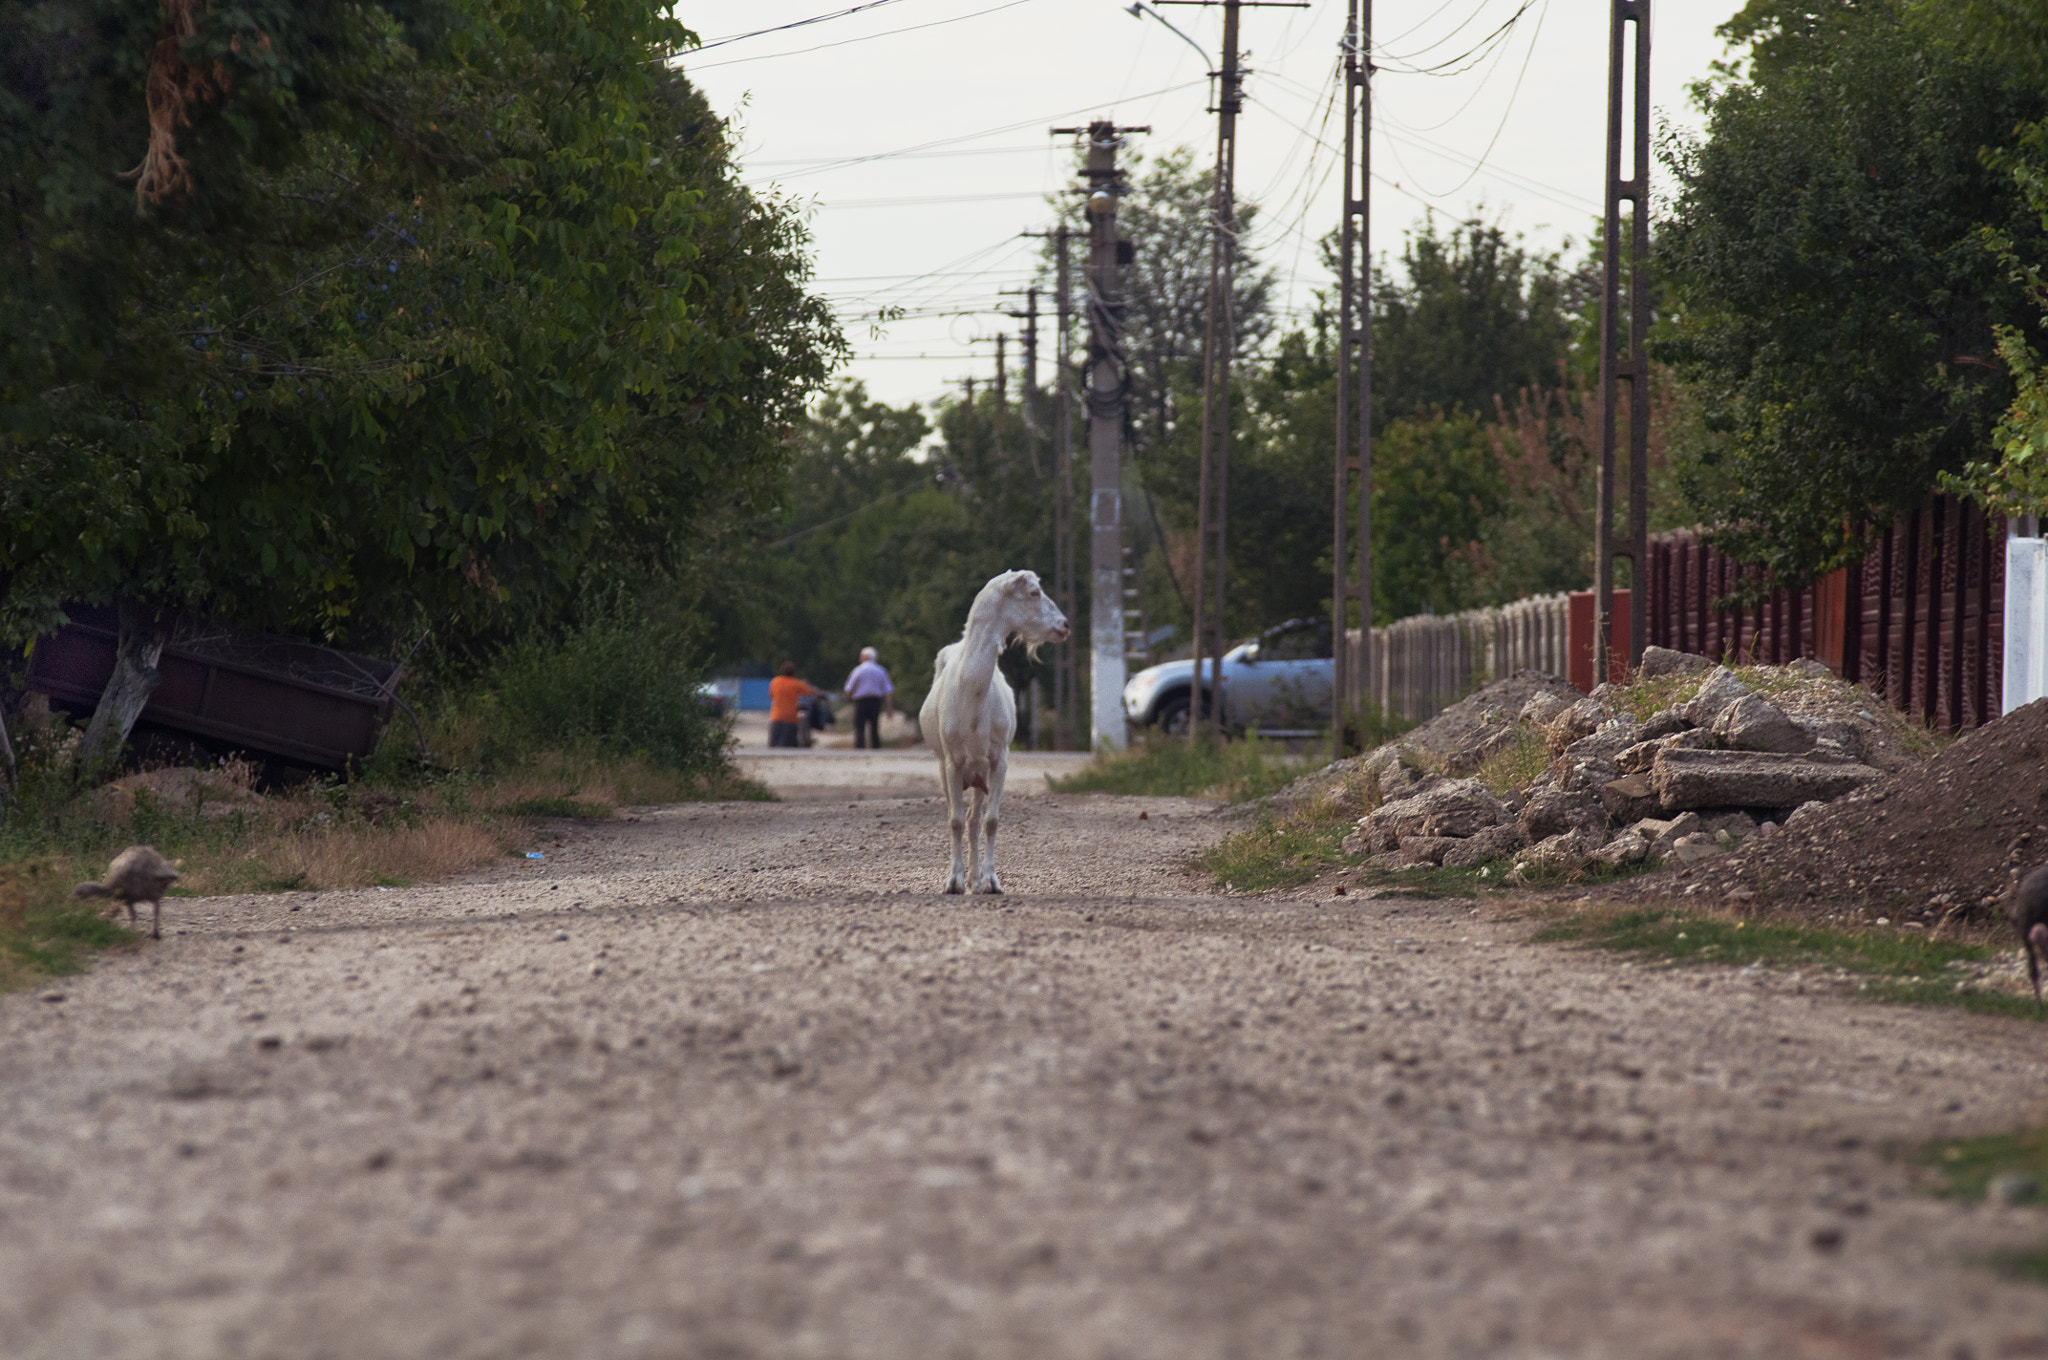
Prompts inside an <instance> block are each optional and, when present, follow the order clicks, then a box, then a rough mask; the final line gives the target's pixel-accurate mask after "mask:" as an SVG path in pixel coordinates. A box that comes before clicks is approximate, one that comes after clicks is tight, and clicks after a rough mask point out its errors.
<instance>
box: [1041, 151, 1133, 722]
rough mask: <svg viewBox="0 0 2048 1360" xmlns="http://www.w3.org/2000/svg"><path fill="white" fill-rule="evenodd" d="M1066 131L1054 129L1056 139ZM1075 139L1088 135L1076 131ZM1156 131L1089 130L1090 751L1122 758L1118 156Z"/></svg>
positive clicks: (1122, 401) (1122, 394) (1121, 362)
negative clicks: (1137, 135) (1133, 139)
mask: <svg viewBox="0 0 2048 1360" xmlns="http://www.w3.org/2000/svg"><path fill="white" fill-rule="evenodd" d="M1062 130H1063V129H1058V128H1056V129H1054V131H1055V132H1058V131H1062ZM1072 130H1073V131H1074V132H1080V131H1082V129H1080V128H1074V129H1072ZM1149 131H1151V129H1150V128H1135V127H1118V126H1117V125H1116V124H1114V123H1108V122H1097V123H1090V124H1089V125H1088V127H1087V135H1088V164H1087V167H1086V169H1085V170H1084V172H1083V173H1085V174H1086V175H1087V176H1088V386H1087V396H1088V467H1089V493H1088V647H1089V669H1088V694H1089V702H1088V744H1089V747H1090V749H1092V750H1101V749H1103V748H1105V747H1107V748H1108V749H1109V750H1112V751H1121V750H1123V749H1124V747H1125V745H1126V744H1127V736H1126V733H1125V730H1124V614H1123V575H1124V572H1123V567H1124V562H1123V557H1124V553H1123V548H1124V525H1123V440H1124V405H1125V401H1126V399H1127V397H1128V395H1129V394H1128V392H1127V391H1126V381H1125V376H1124V355H1123V337H1124V294H1123V287H1122V265H1123V262H1124V256H1125V253H1126V252H1125V250H1124V249H1123V248H1122V247H1123V243H1122V242H1119V241H1118V240H1117V237H1116V200H1117V197H1118V195H1119V194H1121V193H1122V192H1123V176H1122V172H1121V171H1119V170H1118V169H1117V168H1116V152H1117V148H1118V147H1119V146H1122V145H1123V137H1124V134H1126V133H1131V132H1149Z"/></svg>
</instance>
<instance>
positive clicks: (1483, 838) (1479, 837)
mask: <svg viewBox="0 0 2048 1360" xmlns="http://www.w3.org/2000/svg"><path fill="white" fill-rule="evenodd" d="M1521 848H1522V833H1521V832H1519V831H1517V830H1516V829H1515V828H1514V827H1512V826H1489V827H1487V828H1486V829H1485V830H1483V831H1479V832H1475V833H1474V834H1472V835H1470V836H1467V837H1466V838H1465V839H1463V840H1461V841H1454V842H1453V843H1452V845H1451V848H1450V849H1448V850H1446V851H1444V857H1443V861H1442V863H1443V866H1444V867H1445V868H1446V869H1471V868H1474V867H1476V866H1478V865H1481V864H1484V863H1485V862H1486V861H1487V860H1490V859H1503V858H1505V857H1506V856H1508V855H1512V854H1513V853H1514V852H1515V851H1517V850H1519V849H1521Z"/></svg>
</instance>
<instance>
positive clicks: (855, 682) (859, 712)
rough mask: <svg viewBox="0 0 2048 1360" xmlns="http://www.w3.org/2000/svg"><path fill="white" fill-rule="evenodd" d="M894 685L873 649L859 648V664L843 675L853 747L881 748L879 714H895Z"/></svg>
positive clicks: (880, 719)
mask: <svg viewBox="0 0 2048 1360" xmlns="http://www.w3.org/2000/svg"><path fill="white" fill-rule="evenodd" d="M895 694H896V686H894V685H892V684H890V683H889V672H887V671H885V670H883V669H882V668H881V666H880V665H879V664H878V663H877V662H876V661H875V649H874V648H872V647H863V648H861V649H860V664H859V665H858V666H855V667H854V668H853V674H851V675H849V676H847V677H846V697H847V698H849V699H851V700H853V744H854V747H855V748H856V749H857V750H862V751H869V750H873V751H879V750H881V749H882V714H883V713H884V712H886V713H888V714H889V716H890V717H892V718H893V717H895V716H896V699H895Z"/></svg>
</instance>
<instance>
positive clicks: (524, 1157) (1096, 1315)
mask: <svg viewBox="0 0 2048 1360" xmlns="http://www.w3.org/2000/svg"><path fill="white" fill-rule="evenodd" d="M1201 811H1202V809H1201V808H1200V807H1199V806H1197V805H1195V804H1192V803H1186V802H1175V801H1168V800H1156V799H1147V800H1139V799H1122V798H1111V797H1073V798H1058V797H1050V796H1044V795H1040V796H1036V797H1015V798H1012V799H1011V800H1010V802H1009V805H1008V807H1007V809H1006V813H1007V821H1006V825H1005V826H1004V828H1003V831H1002V837H1003V869H1004V873H1005V877H1006V879H1007V881H1008V883H1009V886H1010V889H1011V893H1010V895H1009V896H1007V897H1003V898H970V899H961V898H945V897H941V896H938V895H936V894H935V892H934V891H933V889H934V888H935V887H936V886H937V884H938V883H939V882H940V880H941V876H942V873H943V870H944V859H945V851H944V846H943V840H944V834H943V831H942V829H941V826H940V812H939V810H938V808H937V806H936V805H935V804H934V803H933V802H931V801H928V800H925V799H922V798H911V799H892V798H887V797H880V796H871V797H868V798H865V799H855V798H851V797H849V798H848V799H846V800H845V801H840V802H832V803H826V802H822V801H812V802H806V803H792V804H785V805H763V804H744V805H694V806H681V807H673V808H664V809H658V810H652V811H649V812H647V813H645V814H643V815H641V816H640V817H639V819H638V820H637V821H631V822H628V821H624V820H621V821H619V822H615V823H610V824H605V825H602V826H594V827H580V828H579V827H572V826H568V825H564V826H563V827H561V828H560V829H559V830H557V831H555V832H551V833H549V834H547V835H545V836H543V837H541V838H540V839H539V840H538V841H537V844H536V848H538V849H541V850H543V851H544V852H545V853H546V854H547V856H548V858H547V859H546V860H545V861H540V862H529V861H525V860H519V861H509V860H508V861H507V862H506V863H505V864H504V865H503V866H502V867H500V868H498V869H494V870H492V871H489V872H486V873H482V874H479V875H476V876H474V877H472V878H470V879H468V880H465V881H460V882H453V883H445V884H439V885H434V886H428V887H418V888H408V889H399V890H393V891H370V892H352V893H332V894H322V895H319V896H318V897H309V896H308V895H305V894H299V895H293V896H269V897H245V898H233V899H227V898H217V899H205V900H190V901H176V902H174V903H173V904H172V905H171V907H170V909H169V911H168V913H167V915H168V917H169V924H170V925H171V926H173V927H175V928H176V929H177V930H178V931H179V932H181V933H177V934H167V936H166V938H165V940H164V941H163V942H162V944H161V945H155V946H149V947H146V948H141V949H137V950H134V951H130V952H124V953H120V954H117V955H114V956H111V957H108V958H106V959H104V960H103V961H102V962H100V964H99V965H98V966H97V967H96V968H95V969H94V970H93V971H92V973H91V974H90V975H87V976H83V977H78V978H73V979H68V980H66V981H64V982H63V983H62V984H61V985H60V986H56V987H52V988H49V989H46V990H45V991H44V992H40V993H28V994H18V995H14V996H9V997H5V998H0V1279H4V1280H6V1281H7V1287H6V1288H5V1289H4V1290H0V1353H4V1354H6V1355H8V1356H32V1357H73V1356H122V1357H131V1356H133V1357H156V1356H163V1357H202V1356H203V1357H294V1358H295V1360H296V1358H306V1360H312V1358H315V1357H337V1358H342V1357H364V1356H377V1357H383V1356H393V1357H503V1356H547V1357H586V1356H587V1357H692V1358H695V1357H704V1358H705V1360H713V1358H716V1360H741V1358H742V1357H803V1358H805V1360H810V1358H815V1360H920V1358H921V1357H935V1358H941V1360H955V1358H959V1360H982V1358H983V1357H988V1358H990V1360H995V1358H998V1357H1002V1358H1007V1357H1016V1358H1017V1360H1024V1358H1026V1357H1029V1358H1031V1360H1068V1358H1069V1357H1071V1358H1073V1360H1083V1358H1085V1360H1111V1358H1112V1357H1115V1358H1116V1360H1207V1358H1209V1357H1215V1358H1216V1360H1224V1358H1225V1357H1242V1358H1243V1360H1281V1358H1282V1357H1406V1356H1417V1357H1574V1358H1580V1357H1584V1358H1593V1357H1614V1358H1615V1360H1657V1358H1658V1357H1723V1356H1726V1357H1781V1356H1782V1357H1799V1358H1800V1360H1816V1358H1817V1360H1836V1358H1838V1357H1839V1358H1842V1360H1857V1358H1860V1357H1886V1356H1931V1357H1938V1358H1939V1360H1965V1358H1967V1360H1993V1358H1994V1357H2007V1356H2031V1355H2048V1291H2044V1290H2042V1289H2041V1288H2039V1287H2038V1286H2029V1285H2025V1284H2021V1283H2015V1282H2010V1281H2007V1280H2005V1279H2003V1278H2002V1277H2000V1276H1999V1275H1997V1274H1996V1273H1994V1272H1992V1271H1990V1270H1988V1269H1986V1268H1984V1267H1983V1266H1982V1265H1981V1264H1979V1258H1981V1257H1982V1256H1983V1255H1984V1254H1986V1253H1988V1252H1992V1251H1995V1250H1997V1249H2000V1248H2016V1247H2031V1246H2034V1245H2036V1244H2038V1243H2039V1242H2040V1241H2041V1240H2042V1238H2043V1236H2044V1234H2048V1221H2044V1215H2043V1213H2042V1212H2041V1211H2040V1210H2036V1209H2024V1208H2009V1207H2003V1206H1985V1205H1977V1206H1966V1205H1958V1204H1953V1203H1949V1202H1945V1201H1941V1200H1936V1199H1933V1198H1930V1197H1928V1196H1927V1195H1926V1194H1925V1193H1923V1192H1922V1191H1921V1190H1920V1189H1919V1188H1918V1187H1919V1186H1920V1185H1921V1184H1922V1179H1921V1178H1922V1177H1923V1176H1924V1173H1923V1172H1920V1171H1917V1170H1916V1169H1914V1168H1913V1167H1911V1166H1910V1165H1908V1164H1905V1163H1902V1162H1901V1161H1899V1160H1896V1159H1894V1158H1892V1157H1889V1156H1887V1155H1886V1151H1885V1149H1886V1148H1887V1147H1888V1146H1890V1145H1893V1144H1895V1143H1898V1142H1901V1141H1909V1140H1917V1139H1923V1138H1928V1137H1934V1136H1940V1135H1949V1134H1961V1133H1965V1132H1975V1131H1991V1130H1998V1129H2004V1128H2008V1127H2011V1126H2013V1125H2016V1124H2020V1123H2023V1122H2038V1121H2040V1119H2041V1118H2042V1115H2043V1097H2044V1094H2048V1084H2044V1081H2048V1051H2044V1046H2043V1044H2042V1041H2041V1031H2040V1030H2038V1029H2035V1028H2033V1027H2031V1026H2022V1025H2017V1024H2013V1023H2010V1022H2005V1021H2000V1020H1996V1019H1990V1018H1982V1017H1973V1016H1968V1015H1963V1014H1959V1013H1941V1012H1929V1011H1915V1010H1905V1009H1891V1008H1884V1007H1878V1006H1872V1005H1865V1004H1859V1003H1857V1002H1856V1001H1854V1000H1852V999H1848V998H1843V997H1840V996H1837V995H1835V994H1832V993H1829V992H1825V991H1822V990H1820V989H1818V988H1815V987H1811V986H1808V985H1807V984H1805V983H1804V982H1802V981H1801V980H1799V979H1797V978H1793V977H1785V976H1772V975H1768V974H1752V975H1744V974H1740V973H1728V972H1720V973H1693V972H1688V973H1682V974H1672V973H1666V972H1655V971H1650V970H1645V969H1639V968H1633V967H1630V966H1629V965H1628V964H1626V963H1625V962H1622V961H1618V960H1616V959H1614V958H1612V957H1610V956H1604V955H1595V954H1586V953H1577V952H1571V951H1565V950H1560V949H1556V948H1552V947H1548V946H1537V945H1531V944H1528V943H1527V942H1526V939H1527V936H1528V934H1529V933H1530V931H1531V929H1532V927H1531V925H1530V924H1529V923H1528V922H1527V921H1525V920H1519V919H1514V918H1513V917H1512V914H1509V915H1507V916H1501V915H1498V914H1480V913H1479V912H1478V910H1477V909H1476V908H1475V906H1474V905H1473V904H1472V903H1469V902H1462V901H1417V900H1413V899H1384V898H1374V899H1368V898H1362V897H1360V896H1357V895H1353V896H1348V897H1345V898H1334V897H1328V896H1323V895H1316V894H1311V895H1304V896H1301V897H1297V898H1288V899H1265V900H1260V899H1243V898H1229V897H1223V896H1218V895H1214V894H1211V893H1207V892H1205V891H1203V890H1201V888H1200V887H1199V886H1198V883H1197V881H1196V880H1195V879H1194V878H1193V877H1191V876H1190V875H1189V873H1188V872H1187V870H1186V868H1185V861H1186V858H1187V856H1188V854H1189V853H1190V852H1191V851H1192V850H1194V849H1195V848H1196V847H1198V846H1200V845H1202V844H1204V843H1207V842H1209V841H1211V840H1213V839H1214V838H1215V837H1216V836H1218V835H1219V834H1220V833H1221V831H1222V830H1223V829H1224V828H1223V826H1222V825H1221V824H1219V822H1218V821H1216V820H1215V819H1212V818H1204V817H1202V816H1200V815H1198V814H1200V812H1201ZM1141 812H1142V813H1143V814H1146V815H1144V816H1142V817H1141ZM1491 911H1492V909H1489V912H1491ZM59 997H61V1000H60V999H56V998H59Z"/></svg>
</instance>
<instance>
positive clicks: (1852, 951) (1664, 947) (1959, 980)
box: [1531, 906, 2048, 1020]
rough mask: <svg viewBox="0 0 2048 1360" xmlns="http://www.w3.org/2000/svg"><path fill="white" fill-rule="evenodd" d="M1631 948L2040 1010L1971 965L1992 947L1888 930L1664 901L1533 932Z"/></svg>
mask: <svg viewBox="0 0 2048 1360" xmlns="http://www.w3.org/2000/svg"><path fill="white" fill-rule="evenodd" d="M1531 938H1532V940H1533V941H1534V942H1536V943H1559V944H1574V945H1579V946H1581V947H1584V948H1588V949H1605V950H1612V951H1615V952H1617V953H1623V954H1628V955H1631V956H1633V957H1635V958H1637V959H1641V960H1644V961H1647V962H1652V963H1655V964H1657V965H1659V966H1663V967H1674V968H1682V967H1704V966H1716V965H1718V966H1722V967H1731V968H1741V967H1765V968H1774V969H1779V970H1797V971H1801V972H1806V973H1810V974H1818V975H1819V976H1820V977H1822V978H1826V979H1831V980H1833V981H1835V982H1838V983H1842V984H1844V985H1853V986H1854V988H1855V991H1856V993H1857V994H1858V995H1860V996H1863V997H1865V998H1866V999H1868V1000H1872V1001H1881V1002H1887V1003H1891V1004H1894V1005H1906V1006H1945V1007H1950V1008H1953V1009H1958V1010H1966V1011H1972V1012H1975V1013H1978V1014H1981V1015H2002V1016H2007V1017H2010V1018H2012V1019H2017V1020H2040V1019H2043V1018H2048V1017H2044V1015H2043V1013H2042V1012H2040V1011H2038V1010H2037V1009H2036V1008H2035V1005H2034V999H2033V997H2032V996H2031V995H2029V996H2016V995H2013V994H2012V993H2010V992H2003V991H1998V990H1994V989H1991V988H1986V987H1982V986H1979V985H1978V983H1977V978H1976V974H1977V972H1978V970H1976V969H1973V968H1971V967H1970V965H1973V964H1980V963H1982V962H1984V961H1985V960H1988V959H1991V958H1992V957H1994V956H1995V955H1996V954H1997V953H1998V950H1997V948H1996V947H1995V946H1993V945H1989V944H1981V943H1975V942H1970V941H1959V940H1931V939H1928V938H1927V937H1926V936H1925V935H1922V934H1915V933H1909V932H1900V931H1890V930H1883V929H1877V930H1835V929H1831V928H1827V927H1820V926H1806V925H1794V924H1791V923H1788V922H1776V921H1769V920H1754V921H1752V920H1740V919H1732V918H1725V917H1717V916H1707V915H1692V914H1688V913H1684V912H1680V911H1676V910H1674V909H1672V908H1670V907H1655V906H1653V907H1647V908H1641V909H1632V910H1626V911H1597V910H1595V911H1584V910H1581V911H1573V912H1571V913H1569V914H1566V915H1562V916H1559V917H1558V918H1557V919H1554V920H1553V921H1551V922H1550V924H1548V925H1546V926H1544V927H1543V928H1542V929H1541V930H1539V931H1537V932H1536V934H1535V935H1534V936H1532V937H1531Z"/></svg>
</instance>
